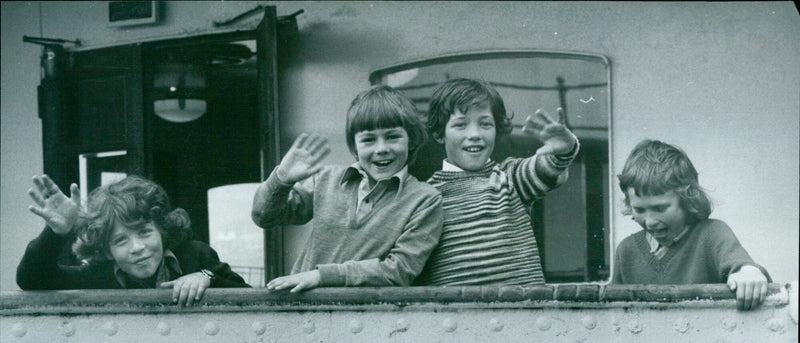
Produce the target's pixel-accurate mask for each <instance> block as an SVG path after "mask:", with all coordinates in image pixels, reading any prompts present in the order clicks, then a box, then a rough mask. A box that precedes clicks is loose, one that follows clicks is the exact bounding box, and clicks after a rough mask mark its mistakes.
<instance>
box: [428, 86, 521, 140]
mask: <svg viewBox="0 0 800 343" xmlns="http://www.w3.org/2000/svg"><path fill="white" fill-rule="evenodd" d="M483 106H488V107H489V110H490V111H491V112H492V117H493V118H494V125H495V127H496V128H497V137H500V136H502V135H506V134H509V133H511V130H512V129H513V127H512V126H511V118H512V117H513V116H512V117H508V116H507V113H506V105H505V103H504V102H503V98H502V97H501V96H500V93H498V92H497V90H496V89H494V87H493V86H492V85H490V84H489V83H488V82H486V81H483V80H475V79H464V78H458V79H452V80H448V81H447V82H445V83H443V84H442V85H441V86H439V88H437V89H436V90H435V91H433V95H432V96H431V103H430V108H429V110H428V120H427V123H426V124H427V127H428V132H429V133H430V134H431V135H432V136H433V137H434V138H436V139H443V138H444V129H445V126H447V122H448V121H449V120H450V116H451V115H453V113H455V112H456V110H459V111H461V113H467V111H469V109H470V108H471V107H483Z"/></svg>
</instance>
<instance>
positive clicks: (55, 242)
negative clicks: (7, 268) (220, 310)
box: [17, 227, 250, 290]
mask: <svg viewBox="0 0 800 343" xmlns="http://www.w3.org/2000/svg"><path fill="white" fill-rule="evenodd" d="M71 241H72V240H71V239H70V238H69V236H67V235H65V236H60V235H57V234H56V233H55V232H53V230H52V229H50V227H45V228H44V230H43V231H42V233H41V234H39V237H36V238H35V239H34V240H32V241H31V242H30V243H28V247H27V248H26V249H25V255H24V256H22V260H21V261H20V263H19V265H18V266H17V285H19V287H20V288H22V289H24V290H53V289H121V288H123V287H122V285H120V284H119V283H118V282H117V280H116V278H115V277H114V261H103V262H96V263H90V264H84V265H79V266H65V265H61V264H60V263H59V257H60V256H61V254H62V251H64V249H65V248H67V247H68V246H69V245H70V243H71ZM171 250H172V252H173V253H174V254H175V257H177V259H178V264H179V265H180V266H181V270H182V271H183V273H184V275H186V274H191V273H194V272H198V271H200V270H201V269H208V270H210V271H212V272H213V273H214V275H215V276H216V277H215V278H214V279H213V280H211V286H210V287H220V288H222V287H250V285H248V284H246V283H245V282H244V279H242V277H241V276H239V274H236V273H234V272H233V271H232V270H231V268H230V266H229V265H228V264H227V263H222V262H220V261H219V256H218V255H217V252H216V251H214V249H212V248H211V247H210V246H208V245H207V244H205V243H203V242H199V241H194V240H187V241H185V242H184V243H182V244H180V245H178V246H177V247H176V248H175V249H171Z"/></svg>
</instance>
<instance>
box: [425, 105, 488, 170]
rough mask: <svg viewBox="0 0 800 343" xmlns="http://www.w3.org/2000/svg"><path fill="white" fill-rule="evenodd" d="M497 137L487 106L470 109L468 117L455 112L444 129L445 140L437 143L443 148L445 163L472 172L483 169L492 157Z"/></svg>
mask: <svg viewBox="0 0 800 343" xmlns="http://www.w3.org/2000/svg"><path fill="white" fill-rule="evenodd" d="M496 135H497V129H496V128H495V123H494V117H493V116H492V112H491V110H490V109H489V106H478V107H476V106H472V107H470V108H469V109H468V110H467V113H461V111H460V110H458V109H456V111H455V113H453V114H452V115H450V119H449V120H448V121H447V124H446V125H445V128H444V137H439V138H436V141H437V142H439V144H444V150H445V153H446V154H447V162H449V163H451V164H454V165H456V166H458V167H459V168H461V169H464V170H467V171H475V170H479V169H481V168H483V166H484V165H486V161H488V160H489V157H490V156H491V155H492V151H493V150H494V140H495V136H496Z"/></svg>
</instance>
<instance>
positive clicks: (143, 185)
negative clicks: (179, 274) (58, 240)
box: [72, 175, 192, 261]
mask: <svg viewBox="0 0 800 343" xmlns="http://www.w3.org/2000/svg"><path fill="white" fill-rule="evenodd" d="M81 217H82V218H81V222H82V225H81V226H80V227H79V229H78V230H77V232H76V236H77V239H76V241H75V243H74V244H73V245H72V250H73V252H74V253H75V255H76V256H77V257H78V258H79V259H81V260H90V261H103V260H109V259H110V258H109V241H110V239H111V233H112V232H113V231H114V227H115V226H117V225H123V226H125V227H127V228H129V229H132V230H139V229H142V228H144V227H145V225H147V223H149V222H150V221H152V222H153V223H154V224H155V226H156V227H157V228H158V231H159V233H160V234H161V239H162V242H163V244H164V248H165V249H170V248H174V247H176V246H178V245H180V244H181V243H183V242H185V241H186V240H188V239H190V238H191V237H192V231H191V220H190V219H189V213H187V212H186V211H185V210H184V209H182V208H175V209H173V208H172V207H171V205H170V200H169V197H168V196H167V192H166V191H164V189H163V188H162V187H161V186H159V185H158V184H156V183H155V182H153V181H150V180H147V179H145V178H142V177H139V176H135V175H131V176H128V177H126V178H125V179H122V180H120V181H118V182H115V183H112V184H109V185H105V186H102V187H98V188H97V189H95V190H94V191H92V192H91V194H89V199H88V201H87V206H86V211H85V212H83V213H82V215H81Z"/></svg>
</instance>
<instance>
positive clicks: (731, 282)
mask: <svg viewBox="0 0 800 343" xmlns="http://www.w3.org/2000/svg"><path fill="white" fill-rule="evenodd" d="M728 289H730V290H731V291H735V290H736V281H735V280H734V279H733V278H728Z"/></svg>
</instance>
